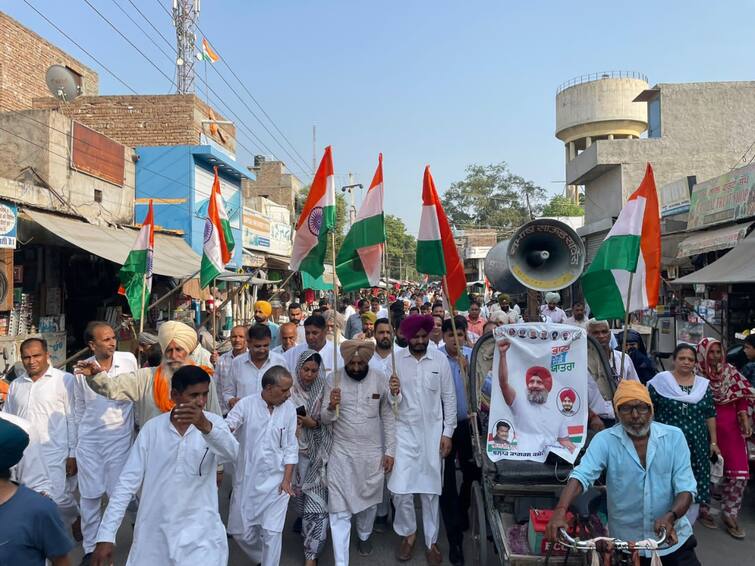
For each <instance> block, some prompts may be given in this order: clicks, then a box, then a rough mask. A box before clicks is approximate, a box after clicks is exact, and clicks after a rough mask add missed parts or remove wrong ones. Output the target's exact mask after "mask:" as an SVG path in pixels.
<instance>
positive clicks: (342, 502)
mask: <svg viewBox="0 0 755 566" xmlns="http://www.w3.org/2000/svg"><path fill="white" fill-rule="evenodd" d="M373 353H374V345H373V344H372V343H370V342H365V341H359V340H347V341H346V342H344V343H343V344H341V355H342V356H343V359H344V362H345V363H346V365H345V367H344V368H342V369H339V370H338V373H337V374H331V376H330V378H329V379H328V384H327V385H326V386H325V392H324V394H323V399H325V400H327V403H325V402H323V408H322V411H321V413H320V422H321V423H322V424H324V425H332V427H333V446H332V448H331V450H330V458H329V459H328V468H327V471H328V512H329V518H330V532H331V536H332V537H333V555H334V557H335V563H336V566H348V564H349V540H350V537H351V518H352V516H354V515H355V516H356V525H357V536H358V540H359V542H358V549H359V553H360V555H362V556H368V555H369V554H371V552H372V545H371V543H370V542H369V538H370V535H371V534H372V527H373V523H374V521H375V515H376V512H377V507H378V505H379V504H380V503H381V501H382V500H383V484H384V481H383V479H384V473H390V471H391V470H392V469H393V457H394V454H395V445H396V436H395V435H396V423H395V420H394V416H393V412H392V410H391V399H392V396H391V394H390V391H389V386H388V378H387V377H386V376H385V375H384V374H383V373H382V372H381V371H379V370H376V369H374V368H372V367H370V365H369V360H370V359H371V358H372V355H373ZM336 378H337V379H336ZM398 385H399V384H398V379H396V380H395V383H394V387H395V389H396V390H398ZM397 399H399V400H400V397H397ZM336 407H338V412H336Z"/></svg>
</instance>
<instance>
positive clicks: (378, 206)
mask: <svg viewBox="0 0 755 566" xmlns="http://www.w3.org/2000/svg"><path fill="white" fill-rule="evenodd" d="M384 246H385V216H384V213H383V154H382V153H381V154H380V156H379V157H378V166H377V170H376V171H375V176H374V177H373V178H372V183H370V188H369V189H368V190H367V194H366V195H365V197H364V201H363V202H362V206H361V208H360V209H359V214H357V217H356V220H355V221H354V224H353V225H352V226H351V229H350V230H349V232H348V233H347V234H346V237H345V238H344V240H343V244H342V245H341V249H340V250H339V251H338V257H337V258H336V273H337V274H338V280H339V281H340V284H341V288H342V289H343V290H344V291H354V290H357V289H363V288H365V287H377V286H379V285H380V271H381V269H382V265H383V247H384Z"/></svg>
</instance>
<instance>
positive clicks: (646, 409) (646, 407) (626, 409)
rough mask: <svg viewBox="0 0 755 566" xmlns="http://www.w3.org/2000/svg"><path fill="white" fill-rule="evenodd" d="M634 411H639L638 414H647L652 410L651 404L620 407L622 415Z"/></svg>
mask: <svg viewBox="0 0 755 566" xmlns="http://www.w3.org/2000/svg"><path fill="white" fill-rule="evenodd" d="M632 411H637V414H638V415H647V414H648V413H649V412H650V405H646V404H644V403H643V404H642V405H622V406H621V407H619V413H621V414H622V415H630V414H631V413H632Z"/></svg>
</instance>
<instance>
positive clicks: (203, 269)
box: [199, 254, 220, 289]
mask: <svg viewBox="0 0 755 566" xmlns="http://www.w3.org/2000/svg"><path fill="white" fill-rule="evenodd" d="M218 275H220V270H219V269H218V268H217V266H216V265H215V264H214V263H212V262H211V261H210V258H209V257H207V254H203V255H202V263H201V265H200V268H199V286H200V287H201V288H202V289H204V288H205V287H207V285H209V284H210V283H212V282H213V281H214V280H215V278H216V277H217V276H218Z"/></svg>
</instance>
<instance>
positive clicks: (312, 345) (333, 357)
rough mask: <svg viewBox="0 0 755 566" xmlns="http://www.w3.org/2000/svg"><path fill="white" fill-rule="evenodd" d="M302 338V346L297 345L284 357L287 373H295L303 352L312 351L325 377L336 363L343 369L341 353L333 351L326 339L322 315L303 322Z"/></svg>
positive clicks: (325, 325) (331, 344)
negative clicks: (318, 359)
mask: <svg viewBox="0 0 755 566" xmlns="http://www.w3.org/2000/svg"><path fill="white" fill-rule="evenodd" d="M304 338H305V342H304V343H303V344H297V345H296V346H294V347H293V348H291V349H290V350H288V351H286V353H285V355H284V358H285V360H286V367H287V368H288V371H290V372H291V373H293V372H294V371H296V363H297V362H298V361H299V356H301V353H302V352H303V351H304V350H314V351H315V352H317V353H318V354H320V357H321V358H322V365H323V367H324V368H325V374H326V375H327V374H329V373H330V372H331V371H333V369H334V368H335V364H336V362H337V363H338V367H339V368H342V367H343V358H341V353H340V352H336V351H335V348H334V347H333V342H331V341H330V340H328V338H327V323H326V322H325V318H324V317H323V316H322V315H319V314H313V315H312V316H309V317H307V319H306V320H305V321H304Z"/></svg>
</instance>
